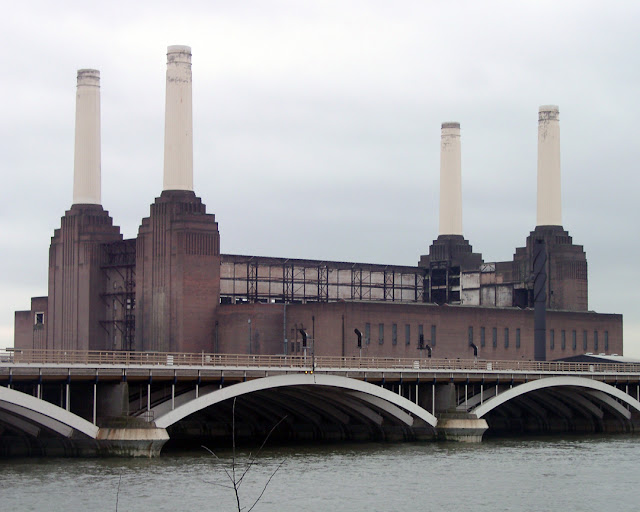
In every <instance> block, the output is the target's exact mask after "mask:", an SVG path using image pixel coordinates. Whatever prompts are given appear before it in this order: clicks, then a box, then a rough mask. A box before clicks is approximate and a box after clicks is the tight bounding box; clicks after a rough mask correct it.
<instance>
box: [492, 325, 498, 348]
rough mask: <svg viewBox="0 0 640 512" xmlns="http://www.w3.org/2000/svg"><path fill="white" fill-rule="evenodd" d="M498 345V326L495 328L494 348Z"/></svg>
mask: <svg viewBox="0 0 640 512" xmlns="http://www.w3.org/2000/svg"><path fill="white" fill-rule="evenodd" d="M497 347H498V328H497V327H494V328H493V348H497Z"/></svg>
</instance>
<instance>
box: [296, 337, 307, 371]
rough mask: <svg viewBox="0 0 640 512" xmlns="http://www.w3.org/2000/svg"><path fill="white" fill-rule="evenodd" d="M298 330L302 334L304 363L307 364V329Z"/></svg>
mask: <svg viewBox="0 0 640 512" xmlns="http://www.w3.org/2000/svg"><path fill="white" fill-rule="evenodd" d="M298 332H299V333H300V334H302V350H303V353H304V364H305V366H306V365H307V337H308V335H307V331H305V330H304V329H298Z"/></svg>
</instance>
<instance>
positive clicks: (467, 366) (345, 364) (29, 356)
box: [0, 350, 640, 383]
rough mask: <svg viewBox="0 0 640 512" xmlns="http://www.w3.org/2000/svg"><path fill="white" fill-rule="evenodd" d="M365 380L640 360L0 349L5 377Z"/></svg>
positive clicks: (587, 369)
mask: <svg viewBox="0 0 640 512" xmlns="http://www.w3.org/2000/svg"><path fill="white" fill-rule="evenodd" d="M312 371H315V372H316V373H327V374H335V375H343V376H348V377H352V378H360V379H371V380H376V379H385V380H405V379H406V380H410V379H413V380H415V379H420V380H429V379H436V380H442V379H453V380H456V381H460V380H470V381H479V380H504V379H509V380H513V381H519V382H522V381H526V380H531V379H535V378H540V377H549V376H560V375H580V376H589V377H590V378H594V379H598V380H606V381H620V382H621V383H630V382H633V383H637V382H640V364H634V363H575V362H556V361H523V360H519V361H506V360H495V361H494V360H484V359H477V360H473V359H472V360H464V359H432V358H411V359H407V358H373V357H327V356H318V357H311V356H307V357H305V356H286V355H272V356H270V355H261V356H258V355H243V354H207V353H199V354H194V353H159V352H153V353H150V352H119V351H111V352H109V351H73V350H67V351H61V350H9V351H5V352H0V380H2V379H10V380H28V379H33V378H37V379H44V380H48V381H52V380H60V381H64V380H87V379H91V380H95V379H96V378H99V379H100V380H117V379H122V378H125V379H127V380H148V379H149V378H150V377H152V378H153V380H170V379H171V380H175V379H179V380H190V379H198V380H200V379H201V380H216V379H221V378H224V379H228V380H235V379H248V378H259V377H264V376H267V375H279V374H285V373H304V372H312Z"/></svg>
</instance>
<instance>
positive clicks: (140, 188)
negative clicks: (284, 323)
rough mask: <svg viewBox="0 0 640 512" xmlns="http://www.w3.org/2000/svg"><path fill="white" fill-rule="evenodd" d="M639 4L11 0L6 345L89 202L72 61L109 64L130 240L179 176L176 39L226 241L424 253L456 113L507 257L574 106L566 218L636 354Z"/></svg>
mask: <svg viewBox="0 0 640 512" xmlns="http://www.w3.org/2000/svg"><path fill="white" fill-rule="evenodd" d="M639 26H640V2H638V1H637V0H632V1H626V2H622V1H612V0H609V1H607V2H604V1H602V2H595V1H585V0H581V1H562V2H559V1H557V0H553V1H541V0H536V1H531V2H525V1H521V2H513V1H482V2H478V1H467V2H465V1H462V2H456V1H427V0H422V1H399V0H398V1H395V2H391V1H382V0H370V1H364V0H362V1H349V0H340V1H329V0H322V1H314V2H311V1H303V0H282V1H275V0H262V1H239V0H229V1H215V0H213V1H212V0H209V1H203V2H188V1H183V2H180V3H179V4H178V3H176V2H175V1H170V2H169V1H157V0H156V1H153V2H152V1H136V2H130V1H127V2H121V1H115V0H112V1H110V2H95V3H94V2H86V1H78V2H74V1H65V0H61V1H59V2H50V1H42V2H37V1H29V0H26V1H23V2H12V3H11V4H10V5H8V6H5V8H4V9H3V14H2V17H0V42H1V43H2V47H3V51H2V52H0V70H1V71H0V98H1V99H0V102H1V104H2V108H1V111H0V112H1V115H0V147H1V158H2V160H1V162H2V164H1V167H0V171H1V177H2V182H3V183H2V186H1V188H0V194H1V196H0V257H1V258H2V259H1V263H2V264H1V265H0V272H1V273H0V348H1V347H3V346H12V345H13V321H14V311H15V310H22V309H29V307H30V298H31V297H32V296H40V295H46V294H47V264H48V248H49V243H50V237H51V236H52V234H53V231H54V229H55V228H57V227H59V226H60V217H61V216H62V215H64V212H65V210H67V209H69V207H70V206H71V201H72V186H73V185H72V184H73V143H74V120H75V86H76V71H77V70H78V69H81V68H96V69H99V70H100V72H101V94H102V204H103V206H104V207H105V209H107V210H109V211H110V213H111V215H112V217H113V219H114V223H115V224H116V225H119V226H121V230H122V233H123V234H124V236H125V238H133V237H135V236H136V234H137V229H138V226H139V224H140V221H141V219H142V217H144V216H147V215H148V214H149V205H150V204H151V203H152V202H153V201H154V198H155V197H156V196H158V195H159V194H160V192H161V188H162V169H163V162H162V159H163V139H164V91H165V82H164V81H165V72H166V47H167V46H168V45H174V44H182V45H189V46H191V47H192V53H193V110H194V111H193V119H194V185H195V191H196V194H197V195H199V196H200V197H202V199H203V201H204V202H205V203H206V204H207V208H208V211H209V212H210V213H215V214H216V218H217V220H218V222H219V227H220V234H221V246H222V252H223V253H228V254H253V255H260V256H282V257H295V258H313V259H327V260H340V261H357V262H367V263H388V264H397V265H416V264H417V261H418V259H419V256H420V255H421V254H425V253H427V252H428V248H429V245H430V243H431V241H432V240H433V239H434V238H436V237H437V236H438V187H439V148H440V125H441V123H442V122H445V121H458V122H460V123H461V131H462V139H461V140H462V180H463V185H462V186H463V231H464V235H465V237H466V238H467V239H468V240H469V241H470V242H471V244H472V245H473V248H474V251H476V252H481V253H482V255H483V258H484V260H485V261H504V260H510V259H511V258H512V257H513V253H514V251H515V248H516V247H520V246H523V245H524V243H525V240H526V237H527V236H528V234H529V232H530V231H531V230H533V229H534V227H535V221H536V166H537V163H536V158H537V115H538V107H539V106H540V105H546V104H553V105H558V106H559V107H560V130H561V152H562V186H563V190H562V197H563V224H564V227H565V229H567V230H568V231H569V234H570V235H572V236H573V240H574V242H575V243H578V244H582V245H583V246H584V248H585V251H586V254H587V261H588V264H589V308H590V309H593V310H595V311H598V312H602V313H622V314H624V342H625V353H626V354H627V355H632V356H640V307H639V305H638V302H639V301H638V299H639V296H638V289H639V287H640V264H639V263H638V254H639V253H640V237H639V236H638V235H639V234H640V229H639V227H638V218H639V214H640V205H639V200H638V192H639V190H640V178H639V177H638V176H639V173H638V162H639V161H640V149H639V148H640V145H639V137H638V133H639V131H638V123H639V122H640V121H639V120H640V65H639V60H638V54H639V50H640V31H639V30H638V27H639Z"/></svg>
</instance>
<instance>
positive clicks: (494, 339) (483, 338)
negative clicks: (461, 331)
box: [469, 327, 520, 348]
mask: <svg viewBox="0 0 640 512" xmlns="http://www.w3.org/2000/svg"><path fill="white" fill-rule="evenodd" d="M503 340H504V348H509V343H510V334H509V328H508V327H505V328H504V336H503ZM472 343H473V344H474V345H475V343H474V338H473V327H469V345H471V344H472ZM515 343H516V348H520V327H518V328H516V340H515ZM486 346H487V332H486V329H485V328H484V327H480V347H481V348H482V347H486ZM491 346H492V347H493V348H498V328H497V327H493V328H492V330H491Z"/></svg>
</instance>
